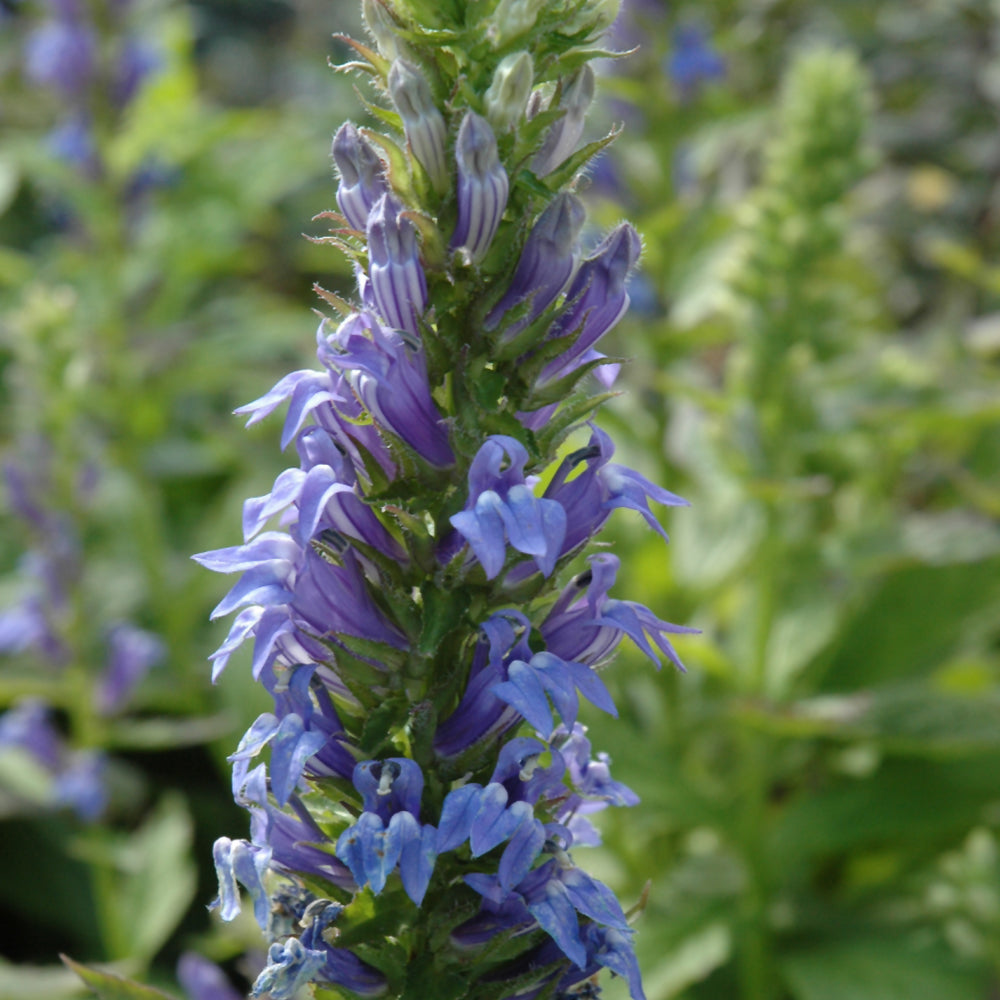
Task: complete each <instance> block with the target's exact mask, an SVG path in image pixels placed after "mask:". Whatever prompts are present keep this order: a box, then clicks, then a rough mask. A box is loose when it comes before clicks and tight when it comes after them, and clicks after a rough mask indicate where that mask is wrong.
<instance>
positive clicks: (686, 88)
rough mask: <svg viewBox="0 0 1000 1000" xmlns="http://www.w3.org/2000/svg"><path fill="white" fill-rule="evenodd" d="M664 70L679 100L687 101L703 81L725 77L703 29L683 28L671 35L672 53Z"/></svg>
mask: <svg viewBox="0 0 1000 1000" xmlns="http://www.w3.org/2000/svg"><path fill="white" fill-rule="evenodd" d="M666 70H667V73H668V74H669V75H670V78H671V79H672V80H673V81H674V83H675V84H676V85H677V89H678V91H679V92H680V95H681V98H682V99H683V100H690V99H692V98H693V97H695V96H696V95H697V93H698V91H699V90H700V89H701V87H702V85H703V84H704V83H705V82H706V81H708V80H715V79H719V78H720V77H723V76H725V74H726V64H725V61H724V60H723V59H722V57H721V56H720V55H719V54H718V53H717V52H716V51H715V50H714V49H713V48H712V47H711V46H710V45H709V43H708V37H707V35H706V34H705V32H704V30H703V29H702V28H700V27H698V26H697V25H694V24H682V25H681V26H680V27H678V28H677V30H676V31H675V32H674V45H673V51H672V52H671V53H670V55H669V56H668V57H667V60H666Z"/></svg>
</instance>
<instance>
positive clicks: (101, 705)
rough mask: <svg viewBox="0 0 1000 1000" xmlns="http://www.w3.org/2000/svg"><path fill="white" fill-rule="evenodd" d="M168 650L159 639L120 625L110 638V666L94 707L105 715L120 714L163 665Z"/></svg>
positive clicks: (145, 632)
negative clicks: (150, 674) (144, 681)
mask: <svg viewBox="0 0 1000 1000" xmlns="http://www.w3.org/2000/svg"><path fill="white" fill-rule="evenodd" d="M166 652H167V650H166V646H165V645H164V643H163V640H162V639H160V637H159V636H156V635H153V633H152V632H147V631H145V630H144V629H141V628H136V627H135V626H134V625H128V624H123V625H116V626H115V627H114V628H113V629H112V630H111V632H110V634H109V636H108V665H107V667H106V669H105V671H104V673H103V675H102V676H101V678H100V680H99V682H98V685H97V687H96V688H95V690H94V706H95V708H96V709H97V711H98V712H100V713H101V714H102V715H111V714H113V713H115V712H117V711H119V710H120V709H121V708H122V707H124V705H125V704H126V703H127V702H128V699H129V697H130V696H131V694H132V692H133V691H134V690H135V687H136V685H137V684H138V683H139V682H140V681H141V680H142V679H143V677H145V676H146V674H147V673H148V672H149V671H150V670H151V669H152V668H153V667H155V666H157V665H158V664H160V663H162V662H163V658H164V657H165V655H166Z"/></svg>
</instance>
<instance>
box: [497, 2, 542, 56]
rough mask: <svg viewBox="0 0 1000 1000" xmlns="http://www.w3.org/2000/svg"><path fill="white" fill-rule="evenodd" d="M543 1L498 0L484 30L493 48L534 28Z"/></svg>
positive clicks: (499, 46)
mask: <svg viewBox="0 0 1000 1000" xmlns="http://www.w3.org/2000/svg"><path fill="white" fill-rule="evenodd" d="M544 4H545V0H500V2H499V3H498V4H497V6H496V10H495V11H494V12H493V16H492V17H491V18H490V25H489V27H488V28H487V29H486V34H487V37H488V38H489V40H490V42H491V43H492V45H493V48H495V49H499V48H501V47H502V46H504V45H506V44H507V43H508V42H509V41H511V40H512V39H514V38H518V37H519V36H521V35H523V34H525V33H526V32H528V31H530V30H531V29H532V28H533V27H534V26H535V21H537V20H538V14H539V12H540V11H541V9H542V7H543V6H544Z"/></svg>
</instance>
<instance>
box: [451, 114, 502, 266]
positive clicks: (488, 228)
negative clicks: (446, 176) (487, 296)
mask: <svg viewBox="0 0 1000 1000" xmlns="http://www.w3.org/2000/svg"><path fill="white" fill-rule="evenodd" d="M455 158H456V159H457V161H458V223H457V224H456V226H455V232H454V233H453V234H452V237H451V246H452V248H453V249H455V248H458V247H464V248H465V249H466V250H467V251H468V253H469V256H470V257H471V259H472V260H473V261H479V260H482V258H483V257H484V256H485V254H486V251H487V250H488V249H489V247H490V244H491V243H492V242H493V237H494V236H495V235H496V231H497V227H498V226H499V225H500V219H501V218H502V217H503V213H504V209H505V208H506V207H507V193H508V190H509V186H510V185H509V182H508V180H507V171H506V170H504V168H503V165H502V164H501V163H500V157H499V156H498V154H497V141H496V138H495V136H494V135H493V130H492V129H491V128H490V126H489V123H488V122H487V121H486V119H485V118H481V117H480V116H479V115H477V114H476V113H475V112H473V111H470V112H469V113H468V114H467V115H466V116H465V119H464V121H463V122H462V126H461V128H460V129H459V130H458V141H457V142H456V144H455Z"/></svg>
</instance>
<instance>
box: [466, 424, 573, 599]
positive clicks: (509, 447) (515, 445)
mask: <svg viewBox="0 0 1000 1000" xmlns="http://www.w3.org/2000/svg"><path fill="white" fill-rule="evenodd" d="M527 461H528V453H527V451H526V450H525V448H524V446H523V445H522V444H521V443H520V442H519V441H517V440H515V439H514V438H511V437H506V436H504V435H501V434H495V435H493V436H491V437H489V438H487V439H486V441H485V442H484V443H483V445H482V447H481V448H480V449H479V451H478V452H477V453H476V457H475V458H474V459H473V460H472V464H471V465H470V467H469V499H468V501H467V502H466V505H465V509H464V510H462V511H460V512H459V513H457V514H454V515H452V517H451V523H452V526H453V527H454V528H455V529H456V530H457V531H458V532H459V533H460V534H461V535H462V537H463V538H465V540H466V541H467V542H468V543H469V547H470V548H471V549H472V551H473V552H474V553H475V555H476V558H477V559H478V560H479V562H480V563H481V565H482V567H483V570H484V572H485V573H486V579H487V580H492V579H493V578H494V577H495V576H497V575H498V574H499V572H500V571H501V570H502V569H503V566H504V563H505V562H506V559H507V548H506V542H507V541H509V542H510V545H511V547H512V548H513V549H515V550H517V551H518V552H523V553H524V554H525V555H530V556H534V558H535V562H536V564H537V566H538V568H539V569H540V570H541V572H542V574H543V575H544V576H550V575H551V573H552V571H553V569H554V568H555V563H556V559H557V558H558V557H559V554H560V552H561V551H562V546H563V540H564V538H565V537H566V512H565V511H564V510H563V508H562V506H561V505H560V504H559V503H558V502H557V501H554V500H551V499H546V498H539V497H536V496H535V495H534V493H533V492H532V490H531V487H530V486H529V485H528V484H527V482H526V481H525V478H524V467H525V465H526V464H527Z"/></svg>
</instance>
